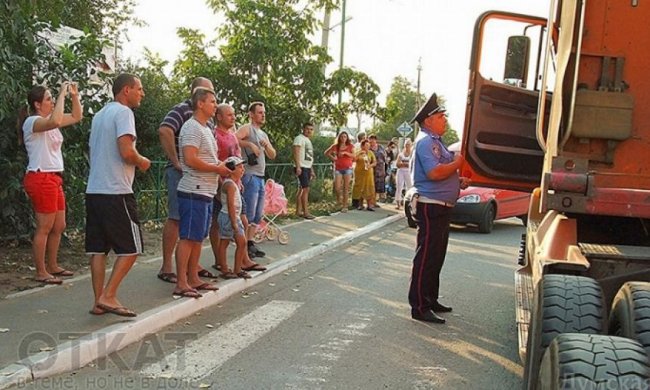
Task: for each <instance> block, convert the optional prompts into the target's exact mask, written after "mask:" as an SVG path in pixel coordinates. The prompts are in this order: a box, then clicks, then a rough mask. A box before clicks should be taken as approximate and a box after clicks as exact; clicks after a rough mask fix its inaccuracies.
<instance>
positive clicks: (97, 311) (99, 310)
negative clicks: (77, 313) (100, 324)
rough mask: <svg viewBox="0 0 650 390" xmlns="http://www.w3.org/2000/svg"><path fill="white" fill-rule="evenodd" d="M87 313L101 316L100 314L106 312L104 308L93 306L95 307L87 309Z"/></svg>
mask: <svg viewBox="0 0 650 390" xmlns="http://www.w3.org/2000/svg"><path fill="white" fill-rule="evenodd" d="M88 313H89V314H92V315H94V316H101V315H104V314H106V310H104V309H102V308H100V307H97V306H95V307H93V308H92V309H90V310H88Z"/></svg>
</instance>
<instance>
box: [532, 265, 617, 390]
mask: <svg viewBox="0 0 650 390" xmlns="http://www.w3.org/2000/svg"><path fill="white" fill-rule="evenodd" d="M604 308H605V304H604V302H603V292H602V289H601V288H600V285H599V284H598V282H596V281H595V280H594V279H592V278H587V277H584V276H574V275H546V276H544V278H543V279H542V280H541V281H540V282H539V284H538V286H537V300H536V302H535V310H534V311H533V312H532V313H531V318H530V327H529V332H528V342H527V344H526V364H525V371H524V383H525V384H526V388H527V389H535V385H536V383H537V374H538V372H539V365H540V362H541V360H542V356H543V354H544V350H545V349H546V348H547V347H548V346H549V345H550V344H551V342H552V341H553V339H554V338H555V337H556V336H558V335H560V334H562V333H585V334H600V333H603V331H604V329H605V309H604Z"/></svg>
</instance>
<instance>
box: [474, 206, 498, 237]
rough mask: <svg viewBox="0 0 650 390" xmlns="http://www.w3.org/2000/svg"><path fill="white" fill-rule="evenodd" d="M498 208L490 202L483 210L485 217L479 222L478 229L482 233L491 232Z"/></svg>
mask: <svg viewBox="0 0 650 390" xmlns="http://www.w3.org/2000/svg"><path fill="white" fill-rule="evenodd" d="M495 215H496V210H495V207H494V204H493V203H488V204H487V206H486V207H485V211H484V212H483V219H482V220H481V222H479V224H478V231H479V232H480V233H490V232H491V231H492V228H493V227H494V216H495Z"/></svg>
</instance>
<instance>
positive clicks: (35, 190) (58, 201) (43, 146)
mask: <svg viewBox="0 0 650 390" xmlns="http://www.w3.org/2000/svg"><path fill="white" fill-rule="evenodd" d="M68 94H70V97H71V99H72V113H70V114H65V113H64V112H63V106H64V104H65V98H66V96H67V95H68ZM27 102H28V104H29V114H30V116H27V109H23V110H22V112H21V114H20V118H21V119H22V120H21V121H20V122H21V123H22V137H23V142H24V143H25V148H26V149H27V155H28V157H29V163H28V165H27V173H26V174H25V178H24V180H23V185H24V186H25V192H27V195H29V198H30V199H31V201H32V206H33V207H34V213H35V214H36V231H35V232H34V238H33V240H32V250H33V255H34V264H35V266H36V277H35V280H36V281H38V282H42V283H46V284H61V283H62V280H61V279H60V277H61V276H72V272H70V271H68V270H65V269H63V268H61V267H60V266H59V264H58V260H57V256H58V252H59V244H60V242H61V234H62V233H63V230H64V229H65V196H64V194H63V154H62V153H61V144H62V143H63V135H62V134H61V132H60V131H59V128H63V127H66V126H70V125H73V124H75V123H78V122H79V121H80V120H81V118H82V111H83V109H82V107H81V103H80V101H79V91H78V88H77V85H76V83H69V82H63V83H62V84H61V89H60V92H59V96H58V97H57V99H56V101H54V98H53V97H52V93H51V92H50V91H49V90H48V89H47V88H45V87H43V86H35V87H33V88H32V89H31V90H30V91H29V94H28V95H27ZM46 254H47V264H45V255H46Z"/></svg>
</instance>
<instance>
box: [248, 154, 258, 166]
mask: <svg viewBox="0 0 650 390" xmlns="http://www.w3.org/2000/svg"><path fill="white" fill-rule="evenodd" d="M246 157H248V166H251V167H252V166H255V165H257V164H259V161H257V155H256V154H255V153H246Z"/></svg>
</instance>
